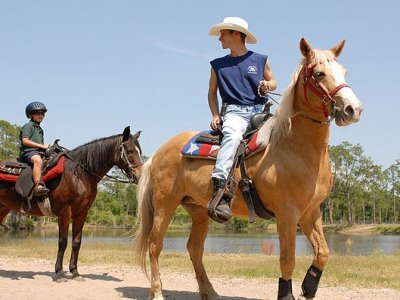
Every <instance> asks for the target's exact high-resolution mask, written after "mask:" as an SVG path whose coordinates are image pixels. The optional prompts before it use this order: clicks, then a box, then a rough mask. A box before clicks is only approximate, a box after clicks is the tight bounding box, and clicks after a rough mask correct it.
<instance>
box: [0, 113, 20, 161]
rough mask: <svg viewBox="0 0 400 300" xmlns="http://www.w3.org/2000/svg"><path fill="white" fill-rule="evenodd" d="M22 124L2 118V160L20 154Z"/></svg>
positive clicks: (0, 126)
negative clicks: (12, 122) (11, 122)
mask: <svg viewBox="0 0 400 300" xmlns="http://www.w3.org/2000/svg"><path fill="white" fill-rule="evenodd" d="M20 130H21V127H20V126H17V125H12V124H10V123H8V122H7V121H5V120H0V145H1V147H0V160H5V159H9V158H13V157H17V156H18V152H19V131H20Z"/></svg>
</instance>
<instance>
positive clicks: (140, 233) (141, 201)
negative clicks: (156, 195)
mask: <svg viewBox="0 0 400 300" xmlns="http://www.w3.org/2000/svg"><path fill="white" fill-rule="evenodd" d="M151 160H152V158H149V160H148V161H147V162H146V163H145V164H144V165H143V168H142V173H141V175H140V180H139V183H138V185H137V192H136V194H137V205H138V209H137V221H136V226H137V229H136V232H135V239H134V248H135V252H136V258H137V261H138V263H139V265H140V267H141V269H142V270H143V272H144V273H145V274H146V275H147V270H146V257H147V252H148V248H149V245H148V238H149V234H150V232H151V229H152V227H153V218H154V207H153V203H152V198H153V192H152V191H153V185H152V182H151V177H150V166H151ZM147 276H148V275H147Z"/></svg>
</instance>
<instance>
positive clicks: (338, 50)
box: [331, 40, 346, 57]
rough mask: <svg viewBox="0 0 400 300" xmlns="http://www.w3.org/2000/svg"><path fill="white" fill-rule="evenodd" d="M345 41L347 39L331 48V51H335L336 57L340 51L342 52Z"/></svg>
mask: <svg viewBox="0 0 400 300" xmlns="http://www.w3.org/2000/svg"><path fill="white" fill-rule="evenodd" d="M345 42H346V40H343V41H341V42H340V43H339V44H337V45H336V46H335V47H333V48H332V49H331V51H332V52H333V54H334V55H335V57H338V56H339V55H340V53H342V50H343V47H344V44H345Z"/></svg>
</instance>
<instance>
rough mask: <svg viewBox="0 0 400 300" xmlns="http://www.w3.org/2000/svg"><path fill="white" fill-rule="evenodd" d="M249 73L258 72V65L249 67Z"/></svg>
mask: <svg viewBox="0 0 400 300" xmlns="http://www.w3.org/2000/svg"><path fill="white" fill-rule="evenodd" d="M247 74H257V67H256V66H249V67H248V68H247Z"/></svg>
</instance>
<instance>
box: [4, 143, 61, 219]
mask: <svg viewBox="0 0 400 300" xmlns="http://www.w3.org/2000/svg"><path fill="white" fill-rule="evenodd" d="M58 141H59V140H56V141H55V142H54V144H53V145H52V146H51V147H49V148H48V149H47V150H46V152H45V153H44V159H43V168H42V179H43V181H45V182H46V181H49V180H51V179H54V178H55V177H57V176H59V175H60V174H61V173H62V172H63V170H64V155H66V152H67V150H66V149H65V148H63V147H61V146H60V145H58ZM0 181H3V182H7V183H8V184H14V183H15V191H16V192H17V193H18V194H19V195H21V197H23V198H24V199H26V200H27V202H28V207H29V209H30V200H31V199H32V198H33V193H32V191H33V188H34V182H33V180H32V166H31V165H30V164H27V163H24V162H21V161H19V160H18V159H15V158H14V159H10V160H8V161H2V162H0ZM37 200H38V201H42V200H44V197H37ZM29 209H28V211H29Z"/></svg>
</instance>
